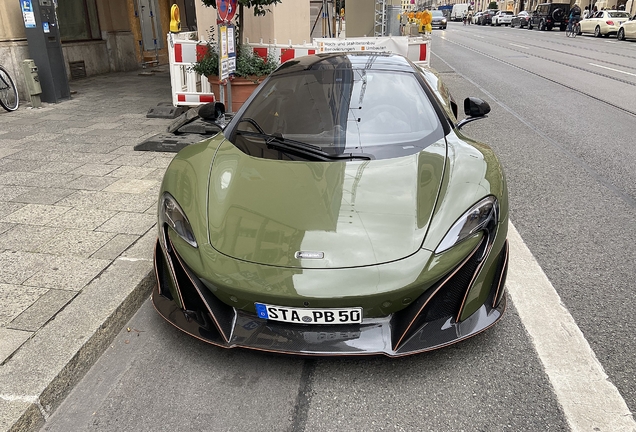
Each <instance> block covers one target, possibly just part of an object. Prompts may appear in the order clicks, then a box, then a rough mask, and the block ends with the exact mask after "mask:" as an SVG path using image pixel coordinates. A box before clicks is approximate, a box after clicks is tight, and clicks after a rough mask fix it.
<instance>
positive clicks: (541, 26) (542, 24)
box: [539, 21, 545, 31]
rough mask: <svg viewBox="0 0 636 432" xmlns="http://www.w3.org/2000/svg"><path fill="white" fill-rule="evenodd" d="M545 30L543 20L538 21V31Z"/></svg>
mask: <svg viewBox="0 0 636 432" xmlns="http://www.w3.org/2000/svg"><path fill="white" fill-rule="evenodd" d="M544 30H545V23H544V22H543V21H539V31H544Z"/></svg>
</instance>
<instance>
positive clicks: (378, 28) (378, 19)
mask: <svg viewBox="0 0 636 432" xmlns="http://www.w3.org/2000/svg"><path fill="white" fill-rule="evenodd" d="M373 36H375V37H380V36H386V0H375V22H374V27H373Z"/></svg>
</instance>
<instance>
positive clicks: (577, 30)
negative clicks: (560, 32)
mask: <svg viewBox="0 0 636 432" xmlns="http://www.w3.org/2000/svg"><path fill="white" fill-rule="evenodd" d="M579 34H581V24H580V23H579V22H578V21H577V22H575V23H574V24H569V25H568V26H567V28H566V29H565V35H566V36H567V37H572V38H575V37H576V35H579Z"/></svg>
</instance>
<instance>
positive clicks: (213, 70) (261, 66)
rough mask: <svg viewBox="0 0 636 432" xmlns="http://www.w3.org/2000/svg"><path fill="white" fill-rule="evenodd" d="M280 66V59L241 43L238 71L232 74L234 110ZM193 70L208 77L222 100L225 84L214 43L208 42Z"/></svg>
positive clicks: (237, 58) (214, 90) (237, 63)
mask: <svg viewBox="0 0 636 432" xmlns="http://www.w3.org/2000/svg"><path fill="white" fill-rule="evenodd" d="M277 67H278V61H277V60H276V59H275V58H274V56H272V55H269V56H268V57H267V58H265V59H264V58H262V57H261V56H259V55H258V54H256V53H255V52H254V51H253V50H252V49H250V48H249V47H246V46H244V45H241V46H239V47H238V53H237V56H236V71H234V73H233V74H232V75H231V76H230V83H231V91H232V111H233V112H236V111H237V110H238V109H239V108H240V107H241V105H243V103H244V102H245V101H246V100H247V98H248V97H249V96H250V95H251V94H252V92H253V91H254V90H255V89H256V87H258V85H259V84H260V83H261V81H262V80H263V79H264V78H265V77H266V76H267V75H269V74H270V73H271V72H273V71H274V70H275V69H276V68H277ZM191 70H192V71H194V72H196V73H198V74H199V75H203V76H205V77H207V78H208V81H210V85H211V86H212V91H213V92H214V95H215V97H216V99H217V100H220V85H221V84H225V83H223V82H221V81H220V80H219V76H218V74H219V51H218V47H217V46H216V44H214V43H210V42H208V43H207V50H206V51H205V54H204V55H203V56H201V57H200V58H199V59H198V60H197V62H196V63H194V64H193V65H192V67H191Z"/></svg>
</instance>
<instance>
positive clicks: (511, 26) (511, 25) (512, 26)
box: [506, 23, 515, 28]
mask: <svg viewBox="0 0 636 432" xmlns="http://www.w3.org/2000/svg"><path fill="white" fill-rule="evenodd" d="M506 25H507V24H506ZM514 27H515V25H514V24H513V23H510V28H514Z"/></svg>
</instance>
